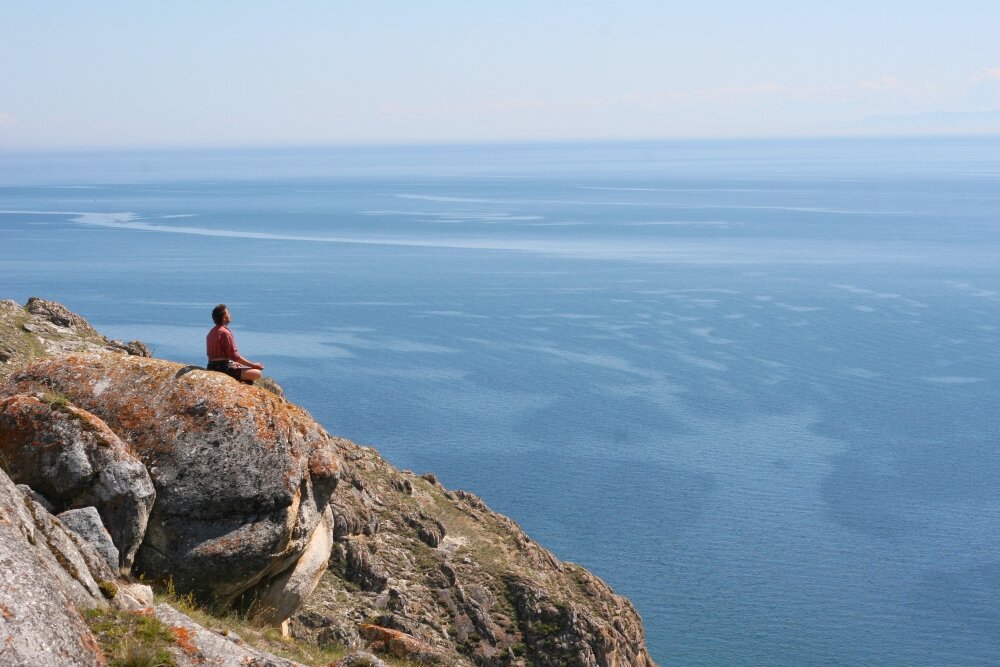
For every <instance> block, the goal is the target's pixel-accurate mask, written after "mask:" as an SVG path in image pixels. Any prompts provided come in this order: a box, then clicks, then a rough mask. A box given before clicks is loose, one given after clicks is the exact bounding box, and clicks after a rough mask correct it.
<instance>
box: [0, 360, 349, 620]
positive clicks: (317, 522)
mask: <svg viewBox="0 0 1000 667" xmlns="http://www.w3.org/2000/svg"><path fill="white" fill-rule="evenodd" d="M8 391H9V392H14V393H31V392H46V391H48V392H58V394H59V395H61V396H65V397H66V399H67V400H68V401H69V402H70V403H71V404H73V405H75V406H78V407H80V408H82V409H84V410H87V411H89V412H92V413H94V414H96V415H97V416H99V417H100V418H101V419H102V420H103V421H104V422H105V423H106V424H107V425H108V426H109V427H110V428H111V430H112V431H114V432H115V433H116V434H118V435H119V436H120V437H121V438H122V439H124V440H125V441H126V442H128V444H129V446H130V447H131V449H132V450H133V451H134V452H135V454H136V456H137V457H138V458H139V459H140V460H141V461H142V462H143V463H144V464H145V466H146V469H147V470H148V471H149V474H150V477H151V478H152V480H153V484H154V486H155V487H156V502H155V504H154V505H153V509H152V512H151V513H150V516H149V522H148V525H147V528H146V534H145V537H144V539H143V542H142V546H141V547H140V549H139V551H138V553H137V555H136V566H137V568H138V570H139V571H141V572H143V573H145V574H146V575H147V576H150V577H154V578H172V579H173V582H174V585H175V586H176V587H177V589H178V590H179V591H192V592H195V593H197V594H199V595H202V596H205V597H210V598H212V599H213V600H215V601H217V602H220V603H224V604H227V603H231V602H233V601H234V600H236V599H237V598H238V597H240V596H241V595H243V594H244V593H246V592H247V591H249V590H250V589H253V588H254V587H256V586H258V585H267V584H268V582H269V581H271V580H273V579H275V578H277V577H280V576H281V575H282V574H283V573H285V572H286V570H289V568H293V567H294V566H295V564H296V562H297V561H298V559H299V557H300V556H301V555H302V554H303V553H304V552H305V551H306V550H307V547H308V545H309V544H310V542H311V540H312V539H313V534H314V532H315V530H316V529H317V528H318V527H320V526H321V525H322V524H323V522H322V517H323V512H324V510H325V509H326V506H327V504H328V502H329V499H330V495H331V494H332V493H333V490H334V488H335V487H336V484H337V479H338V473H339V470H340V467H339V462H338V460H337V457H336V453H335V451H334V450H333V448H332V447H331V446H330V444H329V436H328V435H327V433H326V432H325V431H324V430H323V429H322V428H321V427H320V426H319V425H318V424H316V422H314V421H313V420H312V419H311V418H310V417H309V415H308V414H306V413H305V412H304V411H303V410H301V409H299V408H297V407H295V406H294V405H292V404H290V403H288V402H286V401H284V400H282V399H280V398H278V397H277V396H275V395H274V394H272V393H270V392H268V391H264V390H262V389H257V388H255V387H247V386H246V385H242V384H240V383H237V382H233V381H232V380H231V379H230V378H229V377H227V376H225V375H223V374H221V373H214V372H211V371H205V370H201V369H197V368H193V367H184V366H182V365H180V364H175V363H171V362H168V361H162V360H159V359H150V358H143V357H135V356H118V355H108V354H93V353H92V354H80V355H76V354H74V355H66V356H59V357H50V358H45V359H41V360H39V361H35V362H33V363H31V364H29V365H27V366H26V367H24V368H22V369H20V370H19V371H17V372H16V373H14V374H13V375H12V376H11V377H10V378H9V379H8ZM43 495H45V494H44V493H43ZM269 590H270V591H272V596H273V590H274V587H273V586H272V587H270V588H269ZM295 595H297V596H299V597H301V591H298V592H296V593H295Z"/></svg>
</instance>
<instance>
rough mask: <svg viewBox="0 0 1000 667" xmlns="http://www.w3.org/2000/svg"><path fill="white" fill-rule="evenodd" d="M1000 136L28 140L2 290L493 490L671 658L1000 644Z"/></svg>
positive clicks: (990, 648) (5, 232)
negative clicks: (99, 147) (213, 358)
mask: <svg viewBox="0 0 1000 667" xmlns="http://www.w3.org/2000/svg"><path fill="white" fill-rule="evenodd" d="M998 184H1000V140H998V139H967V140H921V141H916V140H893V141H877V140H866V141H788V142H703V143H696V142H685V143H651V144H606V145H525V146H503V147H490V146H479V147H411V148H368V149H360V148H357V149H347V148H344V149H336V150H333V149H331V150H312V151H309V150H266V151H265V150H261V151H214V152H210V151H205V152H159V153H115V154H83V153H78V154H71V155H43V154H35V155H0V297H6V298H14V299H17V300H19V301H22V302H23V301H24V300H25V299H27V297H28V296H30V295H39V296H43V297H45V298H50V299H57V300H59V301H62V302H64V303H66V304H67V305H68V306H69V307H71V308H72V309H74V310H76V311H78V312H80V313H81V314H83V315H84V316H86V317H87V318H88V319H90V320H91V322H93V323H94V324H95V325H97V326H98V327H99V328H100V329H101V330H102V331H104V332H106V333H109V334H111V335H113V336H115V337H122V338H140V339H142V340H145V341H146V342H148V343H150V344H151V345H152V347H153V348H154V350H155V353H156V354H157V355H158V356H161V357H166V358H169V359H174V360H177V361H181V362H193V363H201V362H202V360H203V345H204V343H203V340H204V334H205V332H206V330H207V329H208V328H209V326H210V324H211V323H210V318H209V311H210V309H211V307H212V306H213V305H214V304H216V303H218V302H226V303H228V304H229V305H230V308H231V310H232V312H233V315H234V318H235V319H234V323H233V329H234V331H235V333H236V337H237V340H238V342H239V344H240V348H241V351H242V352H243V353H244V354H245V355H246V356H248V357H250V358H252V359H258V360H261V361H263V362H264V363H265V364H266V365H267V369H268V373H269V374H271V375H273V376H274V377H276V378H277V379H278V380H279V381H280V382H281V383H282V384H283V385H284V386H285V388H286V391H287V392H288V394H289V396H290V398H291V399H292V400H294V401H296V402H298V403H301V404H303V405H304V406H305V407H307V408H308V409H309V410H310V411H311V412H312V413H313V414H314V416H316V417H317V418H318V419H319V420H320V421H321V422H322V423H324V424H325V425H326V426H327V427H328V428H329V430H331V431H333V432H336V433H339V434H342V435H344V436H346V437H349V438H351V439H354V440H356V441H359V442H363V443H367V444H372V445H374V446H376V447H377V448H378V449H379V450H380V451H381V452H382V453H383V454H384V455H385V456H386V457H387V458H389V459H390V460H391V461H392V462H394V463H395V464H396V465H398V466H400V467H402V468H409V469H412V470H415V471H417V472H423V471H434V472H435V473H437V474H438V476H439V477H440V478H441V479H442V481H443V482H444V484H445V485H446V486H449V487H453V488H466V489H470V490H473V491H475V492H477V493H478V494H480V495H481V496H482V497H483V498H484V499H485V500H486V501H487V502H488V503H489V504H490V505H491V506H493V507H494V508H495V509H497V510H499V511H502V512H504V513H506V514H509V515H510V516H512V517H514V518H515V519H516V520H517V521H518V522H519V523H520V524H521V525H522V526H523V527H524V528H525V529H526V530H527V532H528V533H529V534H531V535H532V536H533V537H534V538H536V539H537V540H538V541H540V542H541V543H543V544H545V545H546V546H547V547H549V548H550V549H552V550H553V551H555V553H556V554H557V555H558V556H559V557H561V558H563V559H566V560H572V561H576V562H579V563H582V564H583V565H585V566H587V567H588V568H590V569H592V570H593V571H594V572H596V573H597V574H599V575H600V576H602V577H603V578H605V579H606V580H607V581H608V582H609V583H610V584H611V585H612V586H613V587H614V588H615V590H616V591H618V592H619V593H622V594H625V595H627V596H629V597H630V598H631V599H632V600H633V601H634V603H635V604H636V606H637V608H638V609H639V611H640V612H641V614H642V616H643V618H644V620H645V623H646V629H647V635H648V640H649V645H650V649H651V651H652V653H653V655H654V657H655V658H656V659H657V660H658V661H661V662H664V663H667V664H670V665H874V664H879V665H996V664H1000V606H998V604H997V601H998V594H1000V538H998V534H1000V499H998V494H997V489H998V487H1000V457H998V452H997V446H998V443H1000V423H998V422H1000V410H998V398H1000V392H998V388H1000V346H998V345H997V342H998V331H1000V308H998V305H1000V188H998Z"/></svg>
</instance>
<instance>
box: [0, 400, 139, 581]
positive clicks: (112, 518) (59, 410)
mask: <svg viewBox="0 0 1000 667" xmlns="http://www.w3.org/2000/svg"><path fill="white" fill-rule="evenodd" d="M96 390H97V391H98V392H99V391H100V386H98V387H97V388H96ZM0 455H2V456H0V463H2V464H3V467H4V468H5V469H6V471H7V473H8V474H9V475H10V476H11V478H12V479H14V480H15V481H17V482H22V483H25V484H27V485H29V486H30V487H31V488H32V489H33V490H34V491H35V492H37V493H41V494H42V495H43V496H44V497H45V499H46V500H48V501H49V502H50V503H51V505H50V511H51V510H52V509H54V511H56V512H64V511H66V510H69V509H77V508H81V507H88V506H92V507H96V508H97V511H98V513H99V514H100V516H101V521H102V522H103V524H104V525H105V527H106V528H107V529H108V532H109V533H110V534H111V540H112V542H114V545H115V547H116V548H117V549H118V552H119V565H118V567H120V568H121V569H122V570H124V571H126V572H127V571H128V569H129V568H130V567H131V565H132V561H133V559H134V557H135V554H136V551H137V550H138V548H139V544H140V543H141V542H142V539H143V536H144V534H145V531H146V524H147V522H148V518H149V513H150V511H151V510H152V507H153V502H154V500H155V498H156V491H155V489H154V487H153V482H152V480H151V479H150V477H149V474H148V473H147V472H146V468H145V466H144V465H143V464H142V462H141V461H140V460H139V459H137V458H136V457H135V456H133V455H132V454H131V453H130V452H129V448H128V446H127V445H126V444H125V443H124V442H122V440H121V439H120V438H119V437H118V436H116V435H115V434H114V433H113V432H112V431H111V430H110V429H109V428H108V426H107V424H105V423H104V422H103V421H102V420H101V419H100V418H98V417H97V416H95V415H93V414H91V413H89V412H87V411H86V410H82V409H80V408H78V407H76V406H74V405H71V404H69V403H68V402H66V400H65V399H64V398H62V397H59V396H55V397H53V395H51V394H49V395H46V394H39V395H15V396H10V397H8V398H6V399H2V400H0Z"/></svg>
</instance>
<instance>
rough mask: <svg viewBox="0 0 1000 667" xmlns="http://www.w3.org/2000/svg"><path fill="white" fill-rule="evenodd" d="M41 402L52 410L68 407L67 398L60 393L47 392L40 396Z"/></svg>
mask: <svg viewBox="0 0 1000 667" xmlns="http://www.w3.org/2000/svg"><path fill="white" fill-rule="evenodd" d="M42 402H43V403H46V404H48V406H49V407H50V408H52V409H53V410H64V409H66V408H67V407H69V397H68V396H66V394H64V393H62V392H60V391H47V392H45V393H44V394H42Z"/></svg>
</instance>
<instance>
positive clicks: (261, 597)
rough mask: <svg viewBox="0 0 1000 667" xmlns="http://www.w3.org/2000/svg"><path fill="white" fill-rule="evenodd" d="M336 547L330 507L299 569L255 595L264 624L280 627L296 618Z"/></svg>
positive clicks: (259, 588) (263, 586)
mask: <svg viewBox="0 0 1000 667" xmlns="http://www.w3.org/2000/svg"><path fill="white" fill-rule="evenodd" d="M332 547H333V513H332V512H331V510H330V508H329V507H327V508H326V511H324V512H323V520H322V521H321V522H320V525H319V526H317V527H316V530H314V531H313V534H312V537H311V538H310V540H309V543H308V544H307V545H306V547H305V549H303V551H302V554H301V555H300V556H299V559H298V560H297V561H296V562H295V565H294V566H292V567H290V568H287V569H286V570H284V571H283V572H281V573H280V574H279V575H278V576H276V577H274V578H272V579H269V580H267V581H266V582H265V583H263V584H259V585H258V586H257V589H256V590H254V592H253V596H252V597H253V599H254V600H255V602H256V604H257V606H258V608H259V609H260V610H261V611H260V612H259V613H258V617H259V618H260V620H263V621H265V622H271V623H280V622H281V621H283V620H284V619H286V618H288V617H289V616H291V615H292V612H294V611H295V610H296V609H298V607H299V605H301V604H302V602H304V601H305V599H306V598H307V597H308V596H309V594H310V593H312V592H313V590H314V589H315V588H316V585H317V584H319V580H320V577H322V576H323V573H324V572H326V568H327V564H328V563H329V562H330V549H331V548H332Z"/></svg>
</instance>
